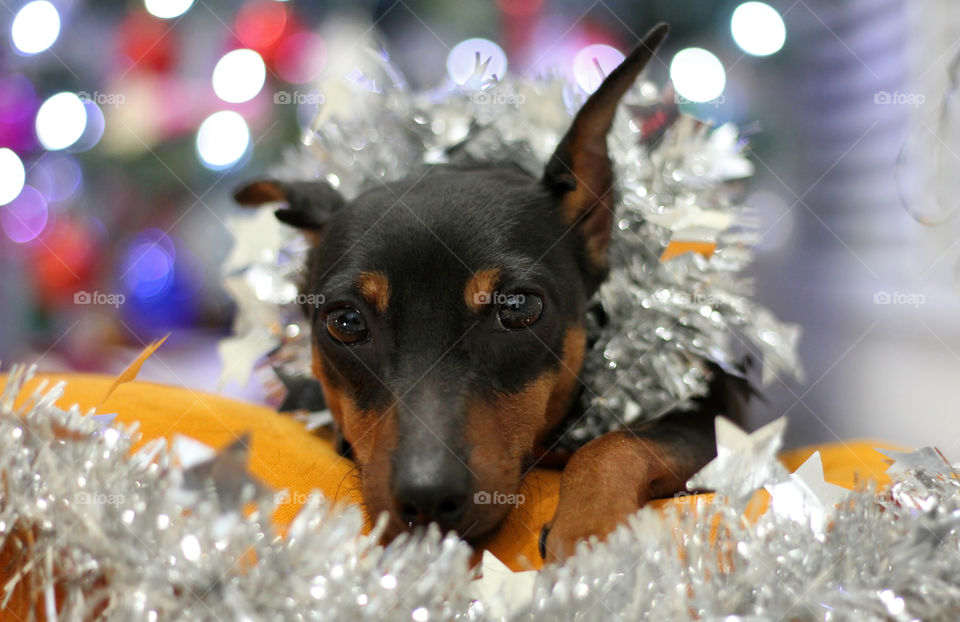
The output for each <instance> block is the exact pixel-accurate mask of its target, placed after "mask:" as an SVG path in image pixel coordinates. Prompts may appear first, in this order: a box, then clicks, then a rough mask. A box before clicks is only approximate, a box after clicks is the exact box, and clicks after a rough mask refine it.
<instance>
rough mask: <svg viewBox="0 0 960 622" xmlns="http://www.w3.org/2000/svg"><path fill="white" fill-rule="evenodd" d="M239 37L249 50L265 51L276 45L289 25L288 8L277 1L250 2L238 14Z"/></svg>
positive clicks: (237, 28)
mask: <svg viewBox="0 0 960 622" xmlns="http://www.w3.org/2000/svg"><path fill="white" fill-rule="evenodd" d="M234 23H235V24H236V30H237V37H238V38H239V39H240V41H241V42H242V43H243V45H244V46H246V47H248V48H253V49H254V50H261V51H262V50H265V49H267V48H269V47H270V46H272V45H273V44H275V43H276V42H277V40H278V39H279V38H280V35H282V34H283V30H284V28H285V27H286V25H287V7H286V6H284V5H283V4H281V3H279V2H276V1H275V0H260V1H259V2H249V3H247V4H245V5H243V6H242V7H241V8H240V12H239V13H237V19H236V21H235V22H234Z"/></svg>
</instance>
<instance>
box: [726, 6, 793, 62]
mask: <svg viewBox="0 0 960 622" xmlns="http://www.w3.org/2000/svg"><path fill="white" fill-rule="evenodd" d="M730 33H731V34H732V35H733V40H734V41H736V43H737V45H738V46H740V49H741V50H743V51H744V52H746V53H747V54H751V55H753V56H769V55H770V54H775V53H776V52H779V51H780V48H782V47H783V44H784V42H785V41H786V40H787V27H786V26H785V25H784V23H783V18H782V17H780V14H779V13H777V10H776V9H775V8H773V7H772V6H770V5H769V4H765V3H763V2H744V3H743V4H741V5H740V6H738V7H737V8H736V10H735V11H734V12H733V17H732V18H731V19H730Z"/></svg>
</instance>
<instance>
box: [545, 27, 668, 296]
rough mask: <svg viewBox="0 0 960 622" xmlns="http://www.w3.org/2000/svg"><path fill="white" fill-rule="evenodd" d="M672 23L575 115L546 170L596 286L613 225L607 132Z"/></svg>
mask: <svg viewBox="0 0 960 622" xmlns="http://www.w3.org/2000/svg"><path fill="white" fill-rule="evenodd" d="M669 30H670V28H669V27H668V26H667V25H666V24H659V25H657V26H655V27H654V28H653V29H652V30H651V31H650V32H648V33H647V35H646V36H645V37H644V38H643V41H641V42H640V44H639V45H638V46H637V47H636V48H634V50H633V51H632V52H631V53H630V55H629V56H627V57H626V58H625V59H624V60H623V62H622V63H620V65H619V66H618V67H617V68H616V69H614V70H613V71H612V72H610V75H608V76H607V77H606V78H605V79H604V81H603V82H602V83H601V84H600V86H599V87H598V88H597V90H596V91H594V92H593V94H592V95H591V96H590V97H589V98H588V99H587V101H586V102H585V103H584V104H583V107H582V108H580V110H579V111H578V112H577V115H576V116H575V117H574V118H573V123H572V124H571V126H570V129H568V130H567V133H566V134H565V135H564V136H563V138H562V139H561V141H560V144H559V145H557V150H556V151H555V152H554V154H553V156H552V157H551V158H550V161H549V162H548V163H547V166H546V168H545V170H544V173H543V183H544V184H545V185H546V186H547V188H549V189H550V191H551V192H552V193H553V194H554V195H555V196H556V197H558V199H559V201H560V204H559V205H560V210H561V217H562V219H563V222H564V223H565V224H567V225H570V226H575V228H576V229H577V230H578V231H579V233H580V235H581V237H582V238H583V242H584V244H585V250H586V259H587V263H588V266H587V269H588V271H589V276H590V277H591V278H590V281H591V283H590V285H591V289H592V288H593V287H596V286H597V285H599V283H600V281H602V280H603V278H604V275H605V274H606V269H607V268H606V266H607V246H608V245H609V243H610V237H611V235H612V228H613V216H614V207H615V206H614V198H613V196H612V192H611V191H612V188H613V166H612V164H611V162H610V157H609V155H608V153H607V133H608V132H609V131H610V127H611V125H612V124H613V117H614V115H615V114H616V111H617V106H618V105H619V103H620V98H622V97H623V95H624V93H626V92H627V90H628V89H629V88H630V87H631V86H632V85H633V83H634V81H635V80H636V79H637V76H638V75H640V72H641V71H643V68H644V67H645V66H646V65H647V62H649V60H650V59H651V58H652V57H653V54H654V52H656V50H657V48H658V47H659V46H660V43H661V42H662V41H663V40H664V38H666V36H667V33H668V32H669Z"/></svg>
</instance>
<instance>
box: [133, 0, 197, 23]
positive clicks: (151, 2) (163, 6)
mask: <svg viewBox="0 0 960 622" xmlns="http://www.w3.org/2000/svg"><path fill="white" fill-rule="evenodd" d="M143 6H144V7H145V8H146V9H147V12H148V13H150V15H153V16H154V17H159V18H161V19H173V18H174V17H180V16H181V15H183V14H184V13H186V12H187V11H188V10H189V9H190V7H191V6H193V0H144V2H143Z"/></svg>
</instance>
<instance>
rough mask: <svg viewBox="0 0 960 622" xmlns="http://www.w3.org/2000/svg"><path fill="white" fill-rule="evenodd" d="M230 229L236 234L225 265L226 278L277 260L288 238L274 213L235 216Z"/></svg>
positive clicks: (265, 210) (229, 220)
mask: <svg viewBox="0 0 960 622" xmlns="http://www.w3.org/2000/svg"><path fill="white" fill-rule="evenodd" d="M278 206H279V204H278ZM226 227H227V229H228V230H229V231H230V233H232V234H233V239H234V242H233V246H232V247H230V254H229V255H227V258H226V259H225V260H224V262H223V271H224V274H231V273H232V272H234V271H235V270H240V269H241V268H246V267H247V266H250V265H252V264H254V263H256V262H258V261H263V260H264V259H270V258H273V257H274V255H275V254H276V250H275V249H277V248H279V247H280V245H281V244H283V243H284V242H285V241H286V236H287V232H286V231H285V230H284V228H283V225H282V224H281V223H280V221H278V220H277V219H276V217H275V216H274V214H273V210H270V209H261V210H254V211H253V213H252V214H244V215H239V214H238V215H232V216H230V217H229V218H228V219H227V221H226Z"/></svg>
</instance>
